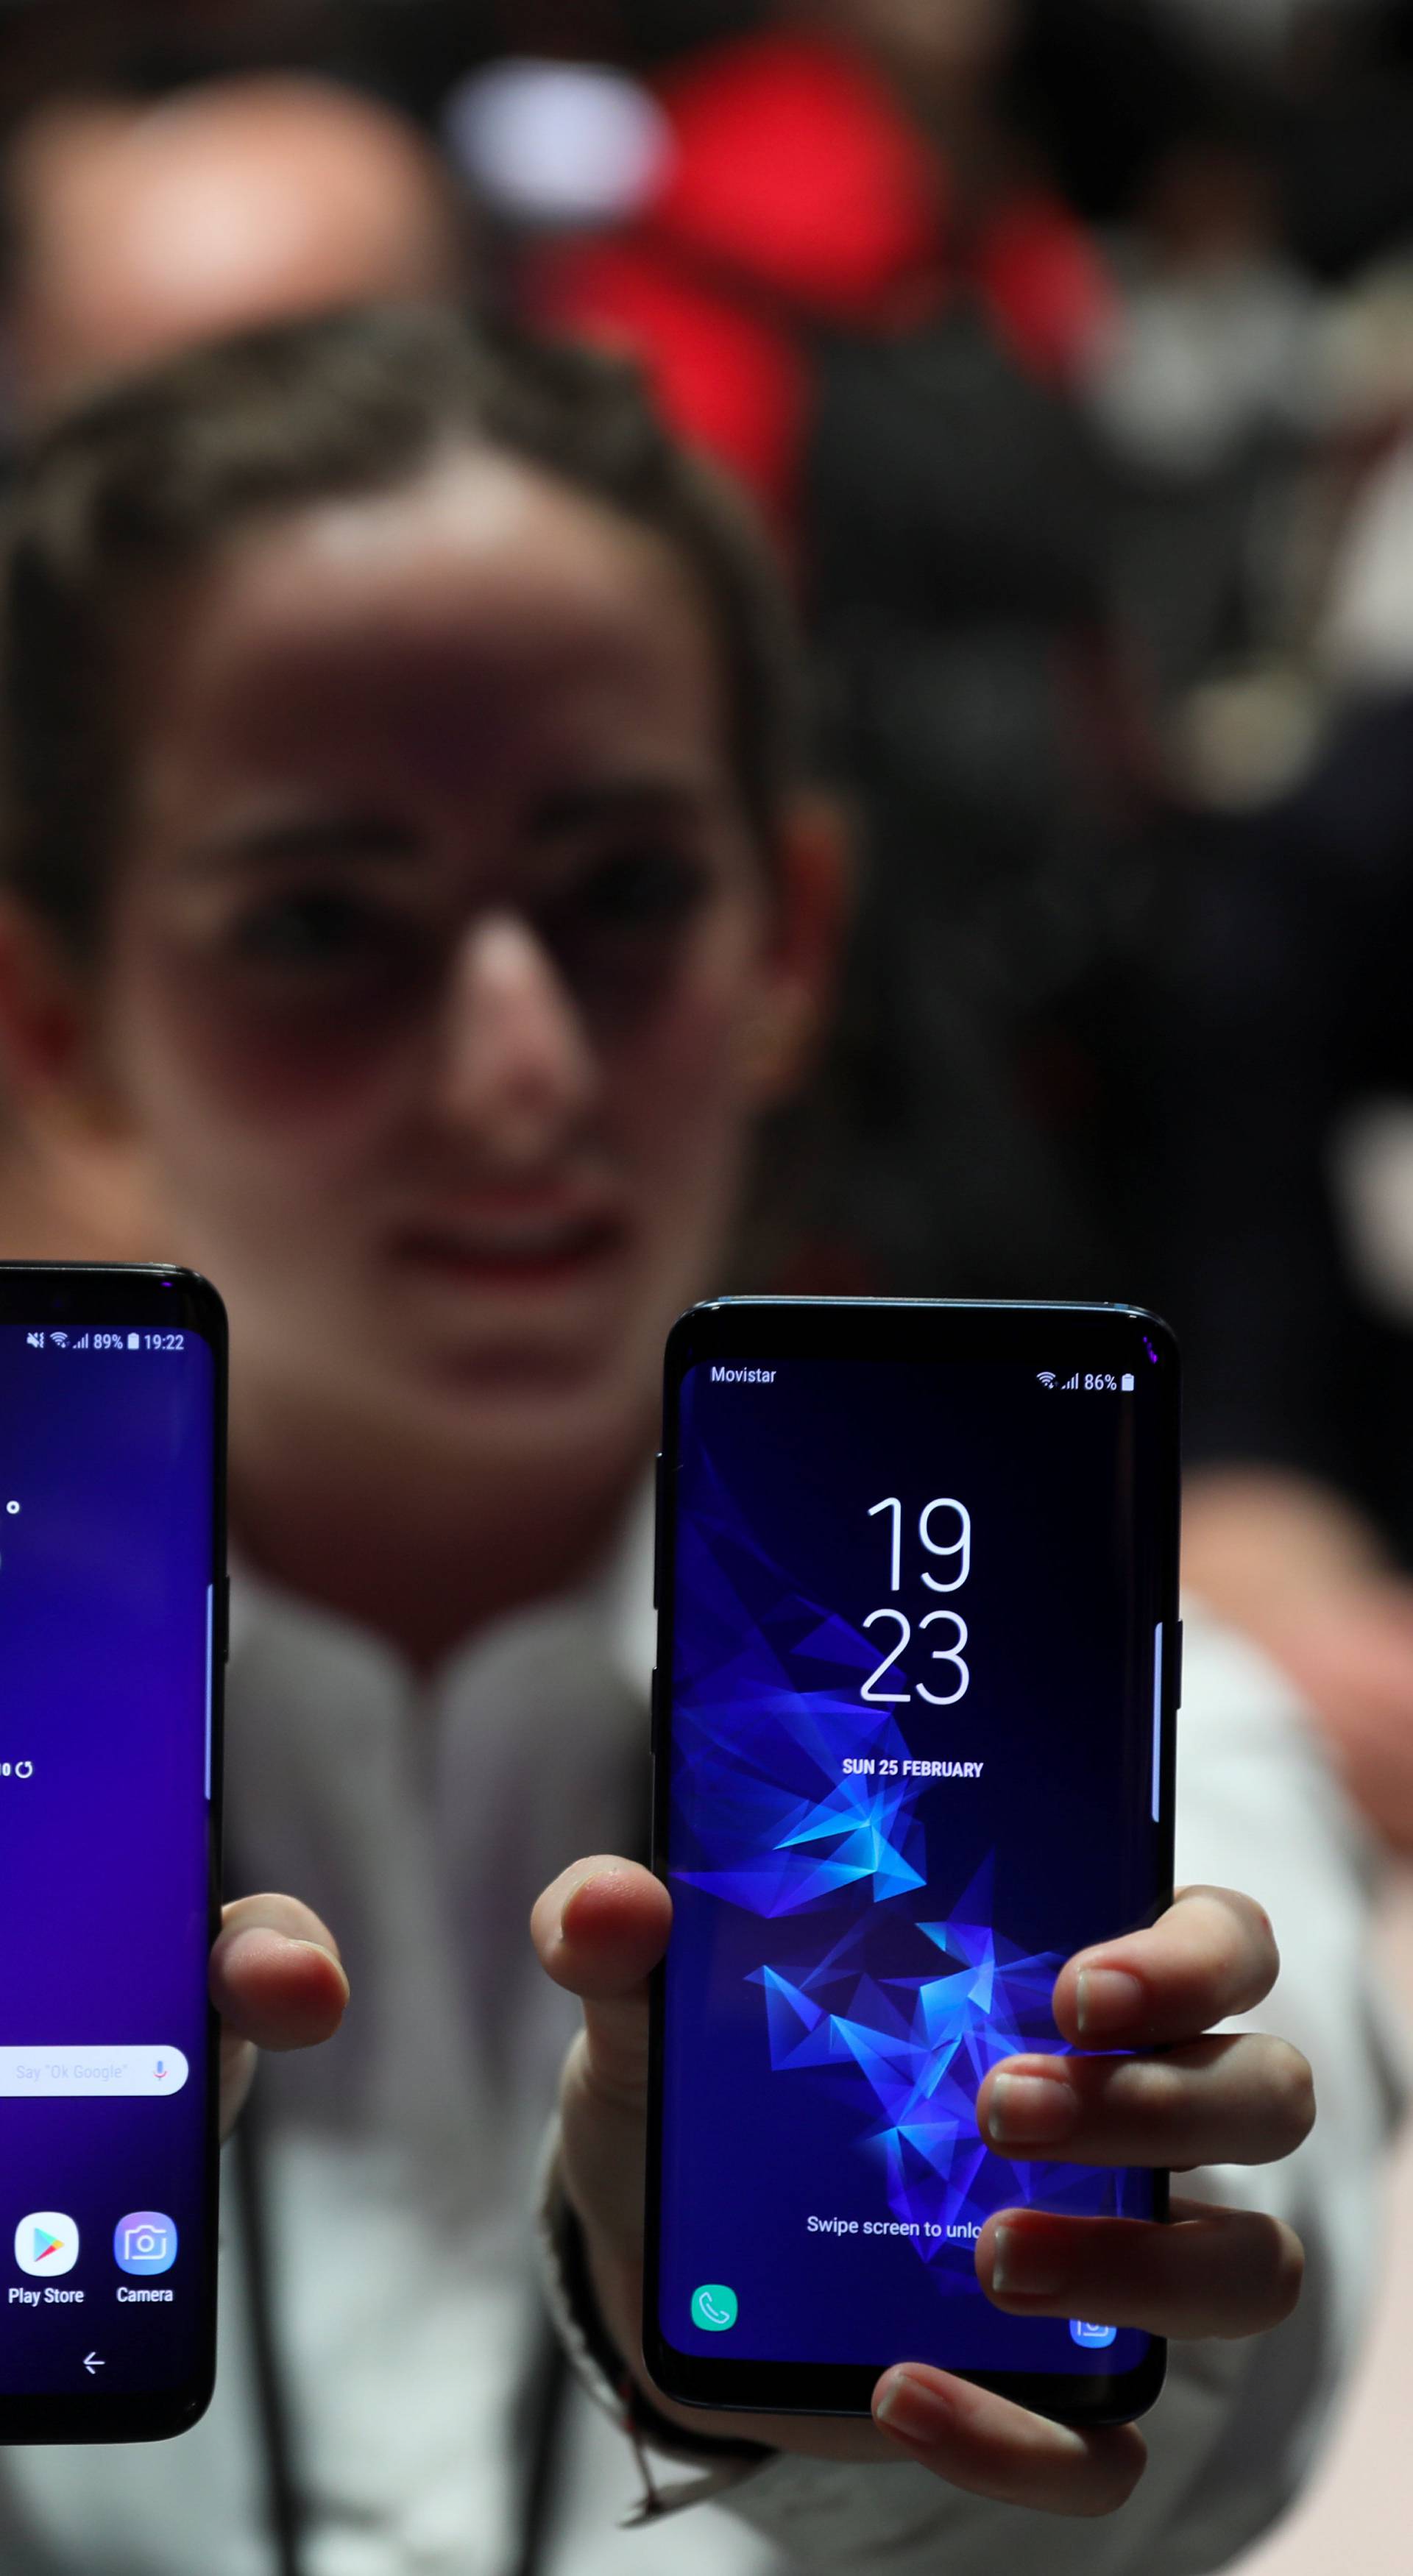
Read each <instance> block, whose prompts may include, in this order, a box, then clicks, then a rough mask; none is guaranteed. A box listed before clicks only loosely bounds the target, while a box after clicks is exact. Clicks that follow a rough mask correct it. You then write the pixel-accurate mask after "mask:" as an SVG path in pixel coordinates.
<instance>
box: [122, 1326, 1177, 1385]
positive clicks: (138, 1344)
mask: <svg viewBox="0 0 1413 2576" xmlns="http://www.w3.org/2000/svg"><path fill="white" fill-rule="evenodd" d="M141 1348H142V1335H141V1333H129V1335H128V1349H129V1350H130V1351H140V1350H141ZM1132 1384H1133V1380H1132V1378H1130V1379H1129V1385H1130V1386H1132Z"/></svg>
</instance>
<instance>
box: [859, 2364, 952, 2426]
mask: <svg viewBox="0 0 1413 2576" xmlns="http://www.w3.org/2000/svg"><path fill="white" fill-rule="evenodd" d="M873 2414H874V2421H875V2423H878V2424H882V2425H883V2426H884V2427H885V2428H886V2430H887V2431H888V2432H890V2433H898V2434H900V2435H901V2436H902V2439H903V2440H904V2441H905V2442H923V2443H928V2444H931V2443H934V2442H940V2441H941V2440H942V2438H943V2436H944V2434H945V2433H947V2432H948V2431H949V2430H950V2428H951V2425H952V2421H953V2410H952V2406H951V2402H950V2400H949V2399H948V2398H947V2397H945V2396H944V2395H943V2394H942V2392H941V2390H940V2389H937V2388H934V2387H933V2386H932V2385H931V2383H930V2382H929V2381H928V2380H925V2379H914V2378H913V2376H912V2373H911V2371H907V2370H894V2371H890V2373H889V2375H888V2377H887V2378H886V2379H885V2380H884V2382H883V2386H882V2388H881V2390H880V2391H879V2394H878V2395H877V2397H875V2399H874V2401H873Z"/></svg>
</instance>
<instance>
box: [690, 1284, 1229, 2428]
mask: <svg viewBox="0 0 1413 2576" xmlns="http://www.w3.org/2000/svg"><path fill="white" fill-rule="evenodd" d="M1177 1536H1178V1362H1177V1353H1176V1348H1175V1345H1174V1342H1173V1338H1172V1335H1171V1334H1170V1332H1169V1331H1168V1329H1167V1327H1166V1325H1164V1324H1163V1323H1161V1322H1160V1321H1159V1319H1158V1318H1157V1317H1156V1316H1154V1315H1150V1314H1147V1313H1144V1312H1142V1311H1141V1310H1139V1309H1137V1308H1133V1307H1121V1306H1097V1305H1096V1306H1086V1305H1018V1304H1005V1305H1002V1304H959V1303H957V1304H954V1303H950V1302H947V1303H944V1302H938V1303H933V1302H927V1301H916V1302H906V1303H904V1302H895V1301H892V1300H883V1299H804V1298H799V1299H796V1298H775V1299H763V1298H726V1299H723V1300H721V1301H720V1302H719V1303H716V1304H712V1305H706V1306H699V1307H697V1308H695V1309H694V1310H693V1311H692V1312H691V1313H690V1314H687V1315H685V1316H683V1318H682V1319H681V1321H680V1322H679V1323H678V1324H677V1325H676V1327H675V1328H674V1330H673V1333H672V1336H671V1339H670V1341H669V1343H668V1348H667V1367H666V1393H665V1421H664V1437H663V1449H662V1459H661V1465H660V1470H659V1499H658V1559H657V1599H658V1619H659V1628H658V1671H657V1676H656V1677H655V1686H654V1718H655V1725H654V1754H655V1763H654V1800H653V1804H654V1865H655V1867H656V1869H657V1870H658V1873H659V1874H660V1876H662V1877H663V1878H664V1879H665V1881H666V1883H667V1885H668V1886H669V1887H670V1889H671V1892H672V1900H673V1908H674V1917H673V1929H672V1936H671V1941H670V1943H669V1947H668V1953H667V1958H666V1961H665V1963H664V1966H663V1968H662V1970H661V1972H660V1974H659V1976H658V1979H657V1982H656V1989H655V2001H654V2015H653V2044H652V2081H651V2096H652V2107H651V2138H650V2144H649V2156H648V2211H647V2270H646V2289H645V2315H644V2347H645V2353H646V2358H647V2362H648V2367H649V2369H650V2371H651V2373H652V2376H653V2378H654V2380H655V2381H656V2383H657V2385H658V2387H659V2388H661V2389H662V2390H663V2391H664V2392H665V2393H666V2394H667V2395H669V2396H671V2397H673V2398H677V2399H679V2400H682V2401H684V2402H686V2403H687V2404H689V2405H690V2404H698V2405H702V2406H710V2407H741V2408H751V2409H755V2408H765V2409H770V2410H777V2411H781V2412H787V2413H808V2414H841V2415H846V2414H847V2415H851V2414H864V2413H866V2412H867V2411H868V2405H869V2399H870V2396H871V2393H872V2390H873V2386H874V2383H875V2381H876V2380H877V2378H878V2375H879V2373H880V2371H882V2370H883V2369H885V2368H886V2367H887V2366H888V2365H890V2364H891V2363H894V2362H899V2361H927V2362H931V2363H935V2364H936V2365H937V2366H938V2367H940V2368H942V2369H946V2370H952V2371H958V2372H961V2373H963V2374H964V2375H965V2376H966V2377H968V2378H970V2379H974V2380H978V2381H980V2382H981V2383H982V2384H983V2385H985V2386H987V2387H990V2388H996V2389H1000V2390H1002V2391H1003V2392H1004V2393H1005V2394H1006V2395H1008V2396H1011V2397H1013V2398H1015V2399H1016V2400H1017V2401H1018V2402H1019V2403H1020V2404H1022V2405H1025V2406H1028V2407H1031V2408H1034V2409H1036V2410H1038V2411H1039V2412H1041V2413H1043V2414H1047V2415H1052V2416H1055V2417H1058V2418H1061V2419H1063V2420H1066V2421H1070V2422H1074V2423H1084V2424H1103V2423H1118V2422H1123V2421H1126V2420H1127V2419H1129V2418H1130V2417H1132V2416H1134V2415H1137V2414H1140V2413H1141V2412H1142V2411H1143V2410H1144V2408H1145V2407H1147V2406H1149V2405H1151V2403H1152V2401H1153V2399H1154V2398H1155V2397H1156V2395H1157V2393H1158V2390H1159V2388H1160V2387H1161V2385H1162V2380H1163V2372H1164V2366H1165V2346H1164V2345H1163V2343H1162V2342H1161V2341H1160V2340H1159V2339H1158V2338H1157V2337H1155V2336H1152V2335H1148V2334H1143V2333H1138V2332H1135V2331H1134V2330H1133V2329H1131V2328H1115V2327H1114V2326H1113V2325H1112V2324H1110V2323H1108V2322H1107V2321H1106V2320H1104V2319H1103V2318H1098V2319H1085V2318H1075V2319H1073V2320H1067V2319H1064V2318H1060V2319H1051V2318H1015V2317H1009V2316H1005V2315H1003V2314H1002V2313H1001V2312H1000V2310H999V2309H997V2308H995V2307H993V2306H992V2305H991V2303H990V2301H989V2300H988V2299H987V2298H986V2296H985V2294H984V2293H983V2291H982V2290H981V2288H980V2286H979V2284H978V2282H977V2279H976V2272H975V2253H974V2248H975V2243H976V2239H977V2237H978V2236H979V2234H980V2232H981V2229H982V2227H983V2225H984V2223H985V2221H986V2218H987V2217H988V2215H989V2214H990V2213H991V2212H992V2211H993V2210H997V2209H1002V2208H1008V2207H1013V2206H1020V2207H1025V2206H1027V2205H1034V2206H1036V2207H1039V2208H1044V2209H1050V2210H1056V2211H1063V2212H1074V2213H1080V2214H1083V2215H1086V2216H1089V2215H1109V2214H1118V2215H1123V2216H1129V2217H1141V2218H1161V2217H1163V2216H1164V2215H1165V2214H1166V2208H1167V2182H1166V2176H1164V2175H1160V2174H1154V2173H1152V2172H1148V2171H1120V2172H1114V2171H1099V2170H1097V2169H1093V2168H1088V2167H1078V2166H1073V2165H1064V2164H1058V2163H1050V2164H1046V2163H1039V2162H1030V2161H1025V2160H1016V2161H1012V2160H1011V2159H1009V2158H1007V2157H1005V2156H1003V2155H1001V2154H999V2153H995V2152H992V2151H991V2150H989V2149H987V2148H986V2147H984V2146H983V2144H982V2142H981V2139H980V2137H979V2135H978V2132H977V2127H976V2096H977V2092H978V2090H979V2087H980V2085H981V2082H982V2079H983V2078H984V2076H985V2075H986V2073H987V2071H988V2069H989V2068H990V2067H991V2066H993V2065H994V2064H996V2063H997V2062H998V2061H999V2060H1000V2059H1002V2058H1005V2057H1009V2056H1011V2055H1012V2054H1013V2053H1014V2052H1016V2051H1018V2050H1020V2051H1023V2050H1030V2049H1055V2048H1058V2047H1059V2046H1060V2045H1061V2042H1060V2039H1059V2035H1058V2033H1057V2031H1056V2028H1055V2023H1054V2020H1053V2017H1052V2014H1051V2009H1050V1998H1051V1993H1052V1989H1053V1985H1054V1980H1055V1977H1056V1975H1057V1973H1058V1971H1059V1969H1060V1967H1061V1966H1062V1965H1063V1963H1064V1961H1065V1960H1066V1959H1067V1958H1069V1957H1070V1956H1072V1955H1073V1953H1074V1952H1075V1951H1077V1950H1079V1949H1081V1948H1082V1947H1084V1946H1085V1945H1086V1944H1087V1943H1090V1942H1093V1941H1098V1940H1103V1939H1107V1938H1109V1937H1111V1936H1113V1935H1115V1934H1118V1933H1121V1932H1124V1931H1127V1930H1130V1929H1132V1928H1135V1927H1137V1926H1139V1925H1142V1924H1144V1923H1147V1922H1150V1921H1151V1920H1152V1919H1153V1918H1154V1917H1155V1916H1156V1915H1157V1914H1159V1913H1160V1912H1161V1911H1162V1910H1163V1908H1164V1907H1165V1906H1166V1905H1167V1904H1168V1903H1169V1902H1170V1901H1171V1896H1172V1828H1173V1817H1172V1778H1173V1726H1172V1719H1173V1712H1174V1710H1175V1707H1176V1704H1177V1696H1178V1686H1179V1685H1178V1669H1179V1663H1178V1658H1179V1647H1180V1631H1179V1628H1178V1620H1177Z"/></svg>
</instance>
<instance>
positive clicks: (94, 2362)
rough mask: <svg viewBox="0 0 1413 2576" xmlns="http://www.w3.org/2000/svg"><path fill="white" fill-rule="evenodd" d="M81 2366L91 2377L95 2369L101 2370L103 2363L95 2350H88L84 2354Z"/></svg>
mask: <svg viewBox="0 0 1413 2576" xmlns="http://www.w3.org/2000/svg"><path fill="white" fill-rule="evenodd" d="M83 2366H84V2369H85V2370H86V2371H87V2373H88V2375H89V2378H90V2379H91V2378H92V2377H93V2374H94V2372H95V2370H102V2369H103V2368H104V2366H105V2365H104V2364H103V2363H102V2362H101V2361H100V2360H99V2358H98V2355H97V2353H96V2352H90V2353H86V2354H85V2356H84V2364H83Z"/></svg>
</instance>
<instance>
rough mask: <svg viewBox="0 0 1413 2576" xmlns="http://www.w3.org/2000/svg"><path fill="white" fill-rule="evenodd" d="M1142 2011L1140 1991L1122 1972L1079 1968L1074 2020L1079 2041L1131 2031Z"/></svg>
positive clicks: (1123, 1970) (1125, 1971) (1133, 1978)
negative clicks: (1116, 2032) (1077, 2029)
mask: <svg viewBox="0 0 1413 2576" xmlns="http://www.w3.org/2000/svg"><path fill="white" fill-rule="evenodd" d="M1142 2008H1143V1988H1142V1986H1141V1985H1140V1984H1139V1981H1138V1979H1137V1977H1131V1976H1130V1975H1129V1973H1128V1970H1127V1969H1126V1968H1081V1969H1080V1972H1079V1975H1078V1977H1077V1978H1076V1980H1075V2018H1076V2020H1077V2021H1078V2024H1079V2035H1080V2038H1081V2039H1108V2038H1109V2037H1111V2036H1112V2034H1113V2033H1114V2032H1115V2031H1121V2030H1132V2028H1133V2026H1134V2024H1135V2022H1136V2021H1137V2020H1138V2018H1139V2015H1140V2013H1141V2011H1142Z"/></svg>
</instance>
